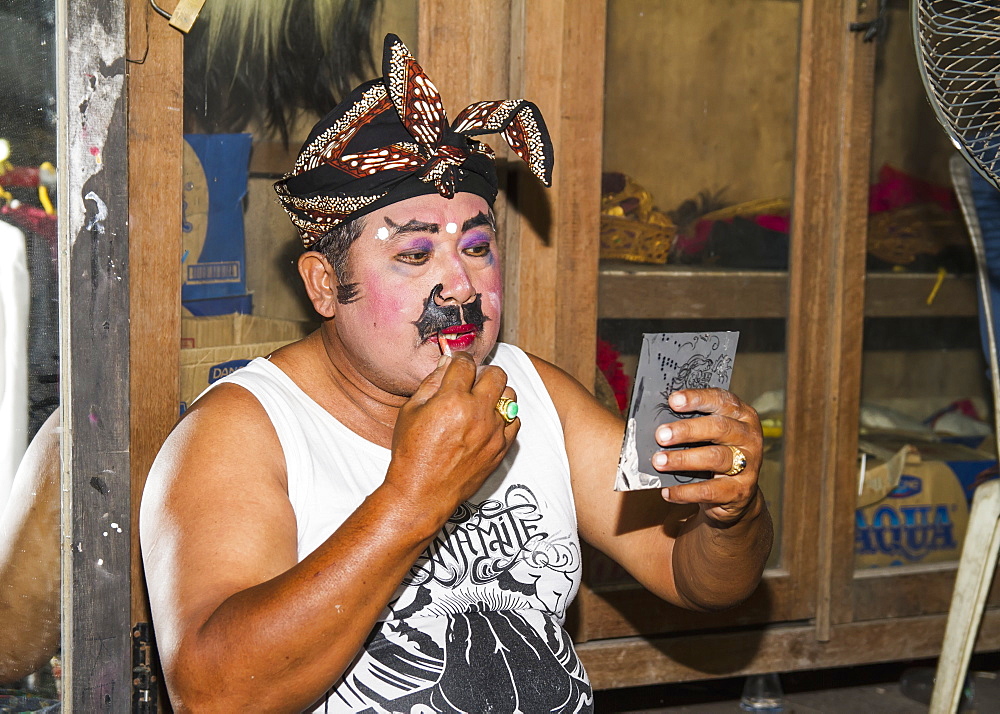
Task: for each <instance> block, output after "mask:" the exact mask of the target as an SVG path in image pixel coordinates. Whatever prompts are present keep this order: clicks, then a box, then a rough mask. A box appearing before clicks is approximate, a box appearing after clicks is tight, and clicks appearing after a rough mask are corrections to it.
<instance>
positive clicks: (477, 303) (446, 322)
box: [413, 283, 490, 342]
mask: <svg viewBox="0 0 1000 714" xmlns="http://www.w3.org/2000/svg"><path fill="white" fill-rule="evenodd" d="M442 290H444V285H442V284H441V283H438V284H437V285H435V286H434V288H433V289H432V290H431V294H430V295H429V296H427V300H426V301H425V302H424V311H423V312H422V313H421V314H420V318H419V319H418V320H417V321H416V322H414V323H413V324H414V325H416V326H417V332H418V333H419V334H420V341H421V342H423V341H424V340H426V339H427V338H429V337H432V336H433V335H436V334H437V333H439V332H441V330H445V329H447V328H449V327H456V326H457V325H472V326H473V327H475V328H476V332H480V331H481V330H482V329H483V323H484V322H486V321H487V320H489V319H490V318H488V317H486V316H485V315H483V296H482V293H476V297H475V299H474V300H473V301H472V302H469V303H465V304H464V305H438V304H437V298H438V297H439V296H440V295H441V291H442Z"/></svg>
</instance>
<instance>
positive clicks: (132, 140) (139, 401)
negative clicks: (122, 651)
mask: <svg viewBox="0 0 1000 714" xmlns="http://www.w3.org/2000/svg"><path fill="white" fill-rule="evenodd" d="M172 4H173V3H166V4H165V5H164V6H165V7H169V6H170V5H172ZM127 9H128V30H129V34H128V56H129V58H130V59H131V61H130V63H129V77H128V81H129V84H128V127H129V135H128V155H129V166H128V183H129V216H130V221H131V222H130V226H129V263H130V265H131V266H132V278H131V292H130V294H131V298H130V322H131V325H132V339H131V350H130V353H129V373H130V374H131V386H130V393H129V408H130V414H131V419H130V423H131V457H132V478H131V488H132V523H133V524H138V522H139V503H140V499H141V495H142V490H143V487H144V485H145V483H146V477H147V476H148V475H149V469H150V466H152V463H153V459H154V458H155V456H156V452H157V451H158V450H159V448H160V445H161V444H162V443H163V440H164V439H165V438H166V436H167V434H168V433H169V431H170V429H171V428H172V427H173V425H174V422H175V421H176V420H177V412H178V407H177V404H178V394H179V393H180V386H179V368H178V365H179V364H180V331H181V328H180V324H181V323H180V290H181V271H180V270H177V269H172V268H171V266H176V265H177V261H178V257H179V256H180V254H181V223H182V216H181V207H182V199H183V197H182V189H183V159H182V156H183V154H182V148H183V147H182V141H183V139H182V135H183V129H184V127H183V108H184V93H183V46H184V45H183V42H184V40H183V35H182V34H181V33H180V32H178V31H176V30H174V29H172V28H171V27H170V26H169V25H168V24H167V22H166V21H165V20H164V19H163V18H161V17H160V16H159V15H157V14H156V13H155V12H154V11H153V9H152V8H151V7H150V6H149V3H148V2H146V0H128V6H127ZM142 573H143V571H142V557H141V552H140V549H139V529H138V527H136V528H135V529H134V532H133V537H132V598H131V611H132V614H131V623H137V622H149V621H150V614H149V603H148V599H147V595H146V588H145V579H144V577H143V574H142ZM160 695H161V698H162V699H165V690H163V691H161V692H160Z"/></svg>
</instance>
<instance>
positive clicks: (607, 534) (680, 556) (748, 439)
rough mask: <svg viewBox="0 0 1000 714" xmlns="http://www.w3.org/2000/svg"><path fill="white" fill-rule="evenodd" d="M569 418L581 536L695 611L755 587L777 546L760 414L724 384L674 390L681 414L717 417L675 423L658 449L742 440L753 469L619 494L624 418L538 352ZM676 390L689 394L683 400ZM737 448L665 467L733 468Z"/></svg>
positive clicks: (694, 452) (704, 452)
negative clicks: (764, 482) (763, 485)
mask: <svg viewBox="0 0 1000 714" xmlns="http://www.w3.org/2000/svg"><path fill="white" fill-rule="evenodd" d="M532 359H533V361H534V363H535V366H536V367H537V368H538V371H539V374H540V375H541V377H542V379H543V381H544V382H545V384H546V386H547V388H548V390H549V393H550V395H551V396H552V400H553V402H554V403H555V405H556V409H557V411H558V412H559V416H560V418H561V419H562V423H563V431H564V433H565V436H566V450H567V453H568V456H569V463H570V470H571V474H572V480H573V494H574V498H575V500H576V509H577V518H578V521H579V527H580V533H581V535H582V536H583V538H584V539H585V540H586V541H587V542H589V543H590V544H591V545H593V546H595V547H596V548H598V549H600V550H601V551H602V552H604V553H606V554H607V555H609V556H610V557H611V558H613V559H614V560H616V561H617V562H618V563H620V564H621V565H622V566H623V567H625V568H626V569H627V570H628V571H629V572H630V573H631V574H632V575H633V576H634V577H635V578H636V579H637V580H638V581H639V582H640V583H642V584H643V585H644V586H645V587H646V588H648V589H649V590H651V591H652V592H654V593H656V594H657V595H659V596H660V597H662V598H664V599H665V600H667V601H668V602H671V603H673V604H676V605H679V606H682V607H686V608H690V609H696V610H716V609H723V608H726V607H731V606H733V605H735V604H737V603H739V602H741V601H742V600H744V599H746V598H747V597H748V596H749V595H750V594H751V593H752V592H753V590H754V589H755V588H756V586H757V584H758V582H759V580H760V576H761V574H762V572H763V569H764V563H765V562H766V560H767V556H768V553H769V552H770V548H771V540H772V529H771V519H770V516H769V514H768V512H767V508H766V506H765V505H764V498H763V496H762V495H761V494H760V491H759V489H758V488H757V474H758V471H759V469H760V463H761V451H762V449H761V436H760V423H759V420H758V418H757V415H756V413H755V412H754V411H753V409H751V408H750V407H748V406H747V405H745V404H743V403H742V402H741V401H739V400H738V399H737V398H736V397H735V396H733V395H731V394H730V393H728V392H722V391H720V390H687V391H685V392H679V393H677V394H675V395H672V397H671V406H672V407H674V408H675V409H677V410H678V411H705V412H710V413H712V416H709V417H702V418H692V419H685V420H681V421H679V422H675V423H674V424H671V425H670V430H671V431H672V434H671V438H670V440H669V441H664V440H663V439H661V438H660V437H661V435H663V434H662V432H663V430H664V429H663V427H660V428H659V429H658V432H657V438H658V441H660V444H661V446H667V445H672V444H681V443H695V442H699V441H712V442H715V443H717V444H720V445H722V444H732V445H734V446H738V447H739V448H740V449H741V450H742V451H743V453H744V454H745V455H746V457H747V466H746V468H745V469H744V471H743V472H742V473H740V474H739V475H738V476H732V477H730V476H720V477H716V478H714V479H709V480H706V481H705V482H703V483H693V484H688V485H684V486H676V487H673V488H670V489H669V490H668V489H663V490H662V491H661V490H656V489H651V490H648V491H630V492H615V491H613V490H612V489H613V487H614V479H615V471H616V468H617V464H618V457H619V453H620V450H621V443H622V436H623V433H624V423H623V422H622V420H621V419H620V418H619V417H617V416H615V415H613V414H611V413H610V412H609V411H608V410H607V409H605V408H604V407H603V406H601V405H600V403H598V402H597V400H596V399H594V397H593V396H591V394H590V393H589V392H588V391H587V390H586V389H584V387H583V386H582V385H581V384H580V383H579V382H577V381H576V380H575V379H573V378H572V377H570V376H569V375H568V374H566V373H565V372H563V371H562V370H560V369H558V368H557V367H555V366H553V365H551V364H548V363H547V362H544V361H542V360H539V359H537V358H532ZM678 395H684V396H686V397H687V399H688V404H687V406H684V407H681V406H680V405H679V404H677V402H676V399H677V397H678ZM731 456H732V452H731V450H730V449H729V448H728V447H725V446H709V447H700V448H694V449H689V450H685V451H681V452H670V459H671V462H670V465H669V467H667V466H666V465H663V466H662V467H661V466H660V465H656V467H657V468H658V469H659V470H661V471H663V470H667V468H669V469H672V470H709V471H714V472H716V473H722V472H725V471H727V470H728V469H729V468H730V465H731V461H730V459H731Z"/></svg>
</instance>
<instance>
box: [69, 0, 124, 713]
mask: <svg viewBox="0 0 1000 714" xmlns="http://www.w3.org/2000/svg"><path fill="white" fill-rule="evenodd" d="M57 12H58V22H59V28H60V31H59V41H60V42H62V43H63V47H62V48H61V51H60V52H59V55H60V67H59V71H60V74H59V86H60V90H59V91H60V95H59V110H60V115H59V142H60V143H59V172H60V184H59V186H60V191H59V215H60V226H59V230H60V236H59V238H60V275H61V281H60V282H61V286H60V290H61V294H60V313H61V314H60V328H59V329H60V333H61V340H62V375H61V379H62V384H63V387H62V403H63V428H64V433H65V434H68V435H69V437H70V438H69V439H65V440H64V445H63V464H64V468H63V503H64V506H68V508H64V509H63V529H62V532H63V574H64V575H63V611H64V615H63V622H64V626H63V652H64V662H63V682H64V690H63V696H64V707H65V710H66V711H81V712H83V711H86V712H127V711H130V710H131V689H132V686H131V642H130V631H131V621H130V614H129V602H130V580H131V573H130V554H131V549H130V543H129V539H130V532H131V525H130V495H129V494H130V483H129V473H130V465H129V418H128V385H129V363H128V354H129V349H128V347H129V324H128V314H129V303H128V202H127V198H128V194H127V184H126V177H127V167H128V164H127V158H126V138H127V137H126V122H125V68H126V64H125V8H124V2H123V0H74V1H73V2H72V3H70V2H68V0H59V3H58V6H57ZM67 466H68V468H67Z"/></svg>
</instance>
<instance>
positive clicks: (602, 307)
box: [598, 261, 978, 320]
mask: <svg viewBox="0 0 1000 714" xmlns="http://www.w3.org/2000/svg"><path fill="white" fill-rule="evenodd" d="M937 282H938V277H937V275H935V274H933V273H869V274H868V275H867V276H866V277H865V317H973V316H975V315H977V314H978V305H977V299H976V285H975V280H974V279H973V277H972V276H971V275H947V276H945V277H944V279H943V280H942V281H941V286H940V288H939V289H938V292H937V295H936V296H935V298H934V300H933V301H932V302H931V304H930V305H928V304H927V299H928V297H929V296H930V294H931V291H932V290H933V289H934V286H935V284H937ZM747 295H753V299H752V300H748V299H747V297H746V296H747ZM788 308H789V298H788V274H787V273H785V272H783V271H766V270H760V271H750V270H718V269H712V268H693V267H689V266H674V265H664V266H653V265H634V264H633V265H630V264H626V263H617V262H614V263H613V262H610V261H605V262H602V263H601V268H600V274H599V286H598V317H599V318H601V319H677V320H684V319H715V318H719V317H725V318H727V319H739V318H747V319H750V318H785V317H787V316H788Z"/></svg>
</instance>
